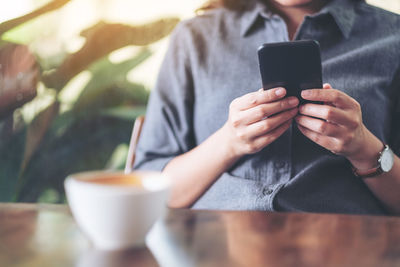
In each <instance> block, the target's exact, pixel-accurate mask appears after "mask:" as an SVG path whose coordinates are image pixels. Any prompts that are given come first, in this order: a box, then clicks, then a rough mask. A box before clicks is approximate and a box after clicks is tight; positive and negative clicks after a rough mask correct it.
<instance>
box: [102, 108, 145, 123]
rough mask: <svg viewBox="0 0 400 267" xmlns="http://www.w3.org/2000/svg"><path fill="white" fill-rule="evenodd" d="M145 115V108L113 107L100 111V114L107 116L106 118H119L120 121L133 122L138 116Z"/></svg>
mask: <svg viewBox="0 0 400 267" xmlns="http://www.w3.org/2000/svg"><path fill="white" fill-rule="evenodd" d="M145 113H146V106H145V105H143V106H135V107H129V106H121V107H114V108H108V109H104V110H101V112H100V114H102V115H104V116H107V117H114V118H119V119H122V120H129V121H133V120H135V118H137V117H139V116H140V115H144V114H145Z"/></svg>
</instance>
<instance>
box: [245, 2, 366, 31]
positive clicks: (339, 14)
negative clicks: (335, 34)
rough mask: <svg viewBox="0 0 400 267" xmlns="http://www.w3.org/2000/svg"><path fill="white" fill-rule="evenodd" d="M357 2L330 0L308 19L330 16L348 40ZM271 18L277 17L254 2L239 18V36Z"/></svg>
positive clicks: (263, 5) (265, 7) (261, 4)
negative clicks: (260, 21)
mask: <svg viewBox="0 0 400 267" xmlns="http://www.w3.org/2000/svg"><path fill="white" fill-rule="evenodd" d="M359 1H360V0H330V1H329V3H328V4H327V5H326V6H324V7H323V8H322V9H321V11H319V12H318V13H316V14H313V15H311V16H310V17H315V16H319V15H321V14H327V13H328V14H331V16H332V17H333V19H334V20H335V22H336V24H337V26H338V27H339V29H340V31H341V32H342V34H343V36H344V37H345V38H348V37H349V36H350V32H351V30H352V28H353V25H354V21H355V18H356V11H355V2H359ZM273 16H277V15H274V14H273V13H272V12H271V11H270V10H269V9H268V8H267V6H266V5H265V4H263V3H261V2H260V1H254V3H253V6H252V8H250V9H249V10H248V11H246V12H244V14H243V15H242V17H241V28H240V35H241V36H242V37H245V36H246V35H247V34H248V33H249V32H250V30H251V29H252V28H253V26H254V25H255V24H256V21H257V20H258V19H260V18H264V19H271V18H272V17H273Z"/></svg>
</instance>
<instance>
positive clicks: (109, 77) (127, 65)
mask: <svg viewBox="0 0 400 267" xmlns="http://www.w3.org/2000/svg"><path fill="white" fill-rule="evenodd" d="M150 55H151V52H150V51H149V50H148V49H144V50H142V51H141V52H139V53H138V55H136V56H135V57H134V58H132V59H129V60H126V61H124V62H121V63H119V64H113V63H111V62H110V61H109V59H108V58H103V59H102V60H100V61H99V62H97V63H96V64H94V65H93V66H92V67H91V68H90V69H89V70H90V71H91V72H92V79H91V80H90V81H89V83H88V84H87V85H86V86H85V88H84V89H83V90H82V93H81V94H80V96H79V97H78V99H77V101H76V102H75V104H74V106H73V109H72V110H73V111H74V112H75V113H76V114H78V113H83V112H86V113H87V114H90V113H94V112H96V111H97V110H99V109H104V108H107V107H110V106H116V105H120V104H144V103H146V101H147V97H148V94H149V93H148V91H147V90H146V89H145V87H144V86H143V85H139V84H134V83H130V82H128V81H127V80H126V75H127V73H128V72H129V71H130V70H131V69H133V68H135V67H136V66H137V65H139V64H140V63H142V62H143V61H144V60H146V59H147V58H148V57H149V56H150Z"/></svg>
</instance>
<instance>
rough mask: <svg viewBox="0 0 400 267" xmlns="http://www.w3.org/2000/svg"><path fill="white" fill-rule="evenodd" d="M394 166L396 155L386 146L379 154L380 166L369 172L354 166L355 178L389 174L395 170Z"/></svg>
mask: <svg viewBox="0 0 400 267" xmlns="http://www.w3.org/2000/svg"><path fill="white" fill-rule="evenodd" d="M393 164H394V153H393V151H392V150H391V149H390V147H389V146H388V145H387V144H384V148H383V150H382V151H381V152H379V158H378V165H377V166H376V167H374V168H372V169H369V170H364V171H362V170H358V169H356V168H355V167H354V166H352V169H353V173H354V175H355V176H357V177H360V178H369V177H376V176H379V175H380V174H382V173H386V172H389V171H390V170H391V169H392V168H393Z"/></svg>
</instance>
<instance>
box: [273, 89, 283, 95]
mask: <svg viewBox="0 0 400 267" xmlns="http://www.w3.org/2000/svg"><path fill="white" fill-rule="evenodd" d="M275 94H276V95H277V96H283V95H284V94H285V89H283V88H278V89H276V90H275Z"/></svg>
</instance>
